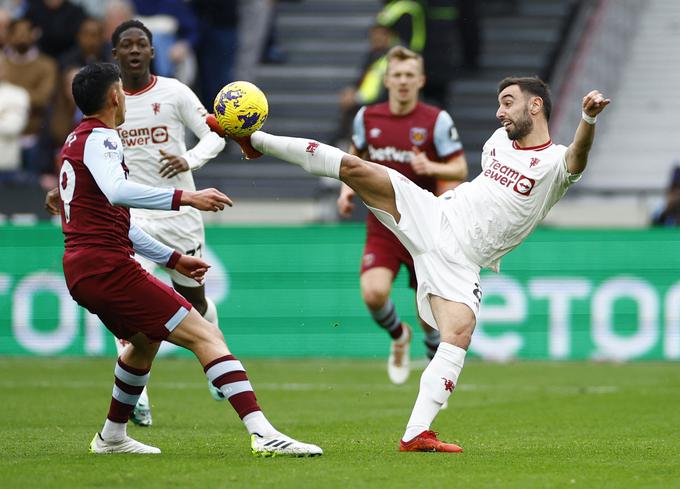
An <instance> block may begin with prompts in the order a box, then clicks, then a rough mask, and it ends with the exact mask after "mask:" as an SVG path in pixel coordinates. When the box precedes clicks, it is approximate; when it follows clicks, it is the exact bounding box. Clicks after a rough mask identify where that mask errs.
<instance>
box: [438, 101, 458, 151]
mask: <svg viewBox="0 0 680 489" xmlns="http://www.w3.org/2000/svg"><path fill="white" fill-rule="evenodd" d="M434 147H435V148H436V150H437V156H439V158H441V159H445V158H447V157H449V156H451V155H452V154H455V153H458V152H459V151H462V149H463V143H461V142H460V137H459V136H458V130H457V129H456V125H455V124H454V123H453V119H452V118H451V116H450V115H449V113H448V112H446V111H445V110H442V111H441V112H439V115H438V116H437V120H436V121H435V123H434Z"/></svg>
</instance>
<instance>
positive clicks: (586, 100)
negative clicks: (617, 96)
mask: <svg viewBox="0 0 680 489" xmlns="http://www.w3.org/2000/svg"><path fill="white" fill-rule="evenodd" d="M610 102H611V99H608V98H604V95H602V94H601V93H600V92H599V90H593V91H591V92H590V93H588V95H586V96H585V97H583V112H585V113H586V115H589V116H590V117H595V116H596V115H597V114H599V113H600V112H602V111H603V110H604V108H605V107H606V106H607V105H609V103H610Z"/></svg>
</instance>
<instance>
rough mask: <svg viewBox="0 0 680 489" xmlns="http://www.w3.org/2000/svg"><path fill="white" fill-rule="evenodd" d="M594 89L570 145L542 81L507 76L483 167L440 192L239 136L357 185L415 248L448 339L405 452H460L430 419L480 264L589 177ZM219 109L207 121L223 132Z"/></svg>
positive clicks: (422, 294) (346, 161)
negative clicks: (559, 140) (555, 138)
mask: <svg viewBox="0 0 680 489" xmlns="http://www.w3.org/2000/svg"><path fill="white" fill-rule="evenodd" d="M609 102H610V100H609V99H606V98H605V97H604V96H603V95H602V94H601V93H600V92H598V91H597V90H593V91H591V92H590V93H588V94H587V95H586V96H585V97H584V98H583V102H582V109H583V115H582V120H581V122H580V124H579V126H578V128H577V129H576V134H575V136H574V140H573V141H572V143H571V144H570V145H569V147H565V146H561V145H556V144H554V143H553V142H552V140H551V139H550V134H549V131H548V121H549V119H550V112H551V101H550V93H549V90H548V87H547V85H546V84H545V83H544V82H543V81H541V80H540V79H538V78H506V79H504V80H502V81H501V82H500V84H499V88H498V103H499V108H498V111H497V112H496V117H497V118H498V120H499V121H500V122H501V123H502V125H503V127H502V128H500V129H498V130H497V131H496V132H494V134H493V135H492V136H491V137H490V138H489V140H488V141H487V142H486V144H484V148H483V150H482V173H481V174H480V175H479V176H478V177H477V178H475V179H474V180H472V181H471V182H468V183H463V184H461V185H459V186H458V187H457V188H456V189H455V190H451V191H448V192H446V193H444V194H442V195H441V196H439V197H436V196H434V195H433V194H431V193H430V192H427V191H425V190H423V189H421V188H420V187H418V186H417V185H415V184H414V183H413V182H411V181H410V180H409V179H407V178H406V177H405V176H403V175H401V174H400V173H397V172H396V171H394V170H391V169H388V168H386V167H384V166H382V165H378V164H375V163H371V162H368V161H364V160H362V159H360V158H359V157H357V156H352V155H349V154H347V153H344V152H343V151H341V150H339V149H337V148H333V147H331V146H327V145H324V144H320V143H318V142H316V141H310V140H307V139H298V138H287V137H280V136H273V135H270V134H266V133H264V132H260V131H258V132H255V133H254V134H253V135H252V136H250V137H248V138H235V140H236V141H237V142H238V143H239V144H240V145H241V148H242V150H243V151H244V153H245V154H246V157H248V158H254V157H258V156H260V155H261V154H263V153H264V154H268V155H272V156H275V157H277V158H281V159H283V160H286V161H288V162H290V163H294V164H297V165H300V166H301V167H302V168H304V169H305V170H306V171H308V172H310V173H312V174H315V175H322V176H329V177H333V178H336V179H339V180H342V181H343V182H344V183H346V184H347V185H349V186H350V187H351V188H353V189H354V190H355V191H356V193H357V194H358V195H359V196H360V197H361V198H362V200H363V201H364V203H365V204H366V205H367V206H368V207H369V209H371V211H372V212H373V213H374V214H375V215H376V216H377V217H378V219H380V221H381V222H382V223H383V224H385V225H386V226H387V227H388V228H389V229H391V230H392V231H393V232H394V233H395V235H396V236H397V237H398V238H399V239H400V241H401V242H402V243H403V244H404V246H405V247H406V248H407V249H408V251H409V252H410V253H411V254H412V255H413V258H414V264H415V269H416V276H417V279H418V291H417V297H418V311H419V313H420V316H421V317H422V318H423V319H424V320H425V321H426V322H427V323H428V324H430V325H431V326H433V327H435V328H437V329H439V332H440V334H441V343H440V345H439V348H438V349H437V352H436V354H435V356H434V358H433V359H432V361H431V362H430V364H429V365H428V366H427V368H426V369H425V370H424V371H423V374H422V376H421V379H420V391H419V393H418V397H417V399H416V402H415V406H414V407H413V411H412V413H411V417H410V419H409V420H408V423H407V426H406V431H405V433H404V435H403V437H402V439H401V440H400V443H399V449H400V450H401V451H429V452H461V451H462V449H461V448H460V447H459V446H458V445H456V444H453V443H446V442H443V441H441V440H439V439H437V436H436V433H435V432H434V431H431V430H430V425H431V423H432V421H433V420H434V418H435V416H436V415H437V413H438V412H439V410H440V408H441V406H442V404H444V403H445V402H446V401H447V400H448V398H449V396H450V395H451V393H452V392H453V390H454V388H455V387H456V385H457V384H458V377H459V375H460V372H461V370H462V368H463V363H464V360H465V355H466V352H467V349H468V346H469V345H470V340H471V337H472V333H473V331H474V328H475V324H476V319H477V313H478V311H479V303H480V301H481V298H482V287H481V286H480V280H479V271H480V269H482V268H491V269H493V270H496V271H497V270H498V269H499V264H500V259H501V258H502V257H503V255H505V254H506V253H508V252H509V251H511V250H512V249H514V248H515V247H517V246H518V245H519V244H520V243H521V242H522V241H523V240H524V238H526V237H527V236H528V235H529V233H531V231H532V230H533V229H534V228H535V227H536V226H537V225H538V223H539V222H540V221H541V220H542V219H543V218H544V217H545V215H546V214H547V213H548V211H549V210H550V208H551V207H552V206H553V205H555V203H556V202H557V201H558V200H559V199H560V198H561V197H562V196H563V195H564V193H565V192H566V191H567V189H568V188H569V186H570V185H571V184H572V183H574V182H576V181H577V180H578V179H579V178H580V174H581V172H582V171H583V170H584V169H585V167H586V163H587V160H588V153H589V151H590V148H591V146H592V144H593V140H594V137H595V119H596V116H597V115H598V114H599V113H600V112H602V110H603V109H604V108H605V107H606V106H607V105H608V104H609ZM215 122H216V121H215V120H214V118H213V117H212V116H208V124H209V125H210V126H211V129H213V130H214V131H215V132H217V133H218V134H224V133H223V132H222V131H220V129H219V126H218V125H217V124H216V123H215Z"/></svg>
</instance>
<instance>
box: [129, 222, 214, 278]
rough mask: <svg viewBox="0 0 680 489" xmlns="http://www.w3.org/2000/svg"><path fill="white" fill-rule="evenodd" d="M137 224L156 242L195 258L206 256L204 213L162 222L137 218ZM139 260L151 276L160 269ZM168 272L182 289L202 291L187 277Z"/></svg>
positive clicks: (150, 262) (140, 257)
mask: <svg viewBox="0 0 680 489" xmlns="http://www.w3.org/2000/svg"><path fill="white" fill-rule="evenodd" d="M133 222H134V223H135V224H136V225H137V226H139V227H140V228H142V230H143V231H145V232H146V233H147V234H149V235H150V236H152V237H153V238H156V239H157V240H158V241H160V242H161V243H163V244H166V245H168V246H169V247H170V248H172V249H174V250H176V251H179V252H180V253H182V254H184V255H191V256H195V257H197V258H201V257H202V256H203V248H204V246H205V231H204V229H203V219H202V218H201V213H200V212H199V211H197V210H196V209H190V210H189V212H184V213H182V214H179V215H177V216H172V217H163V218H161V219H146V218H140V217H134V218H133ZM135 260H137V261H138V262H139V263H140V264H141V265H142V266H143V267H144V269H145V270H146V271H148V272H149V273H153V271H154V270H155V269H156V267H157V266H158V265H157V264H156V263H154V262H152V261H151V260H148V259H147V258H144V257H143V256H139V255H135ZM164 270H165V271H166V272H167V273H168V274H169V275H170V278H171V279H172V281H173V282H175V283H177V284H179V285H182V286H184V287H200V284H199V283H198V282H196V281H195V280H193V279H191V278H189V277H185V276H184V275H182V274H181V273H179V272H177V271H176V270H170V269H167V268H165V269H164Z"/></svg>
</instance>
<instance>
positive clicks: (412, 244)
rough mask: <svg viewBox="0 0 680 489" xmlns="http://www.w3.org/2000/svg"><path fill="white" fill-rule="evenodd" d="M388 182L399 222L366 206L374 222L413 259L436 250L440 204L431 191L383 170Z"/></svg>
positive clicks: (439, 231)
mask: <svg viewBox="0 0 680 489" xmlns="http://www.w3.org/2000/svg"><path fill="white" fill-rule="evenodd" d="M386 171H387V173H388V176H389V177H390V179H391V182H392V185H393V189H394V193H395V202H396V206H397V209H398V214H399V215H400V219H399V220H398V221H397V220H396V219H394V218H393V216H391V215H389V214H388V213H386V212H383V211H381V210H380V209H375V208H372V207H370V206H369V209H370V210H371V211H372V212H373V214H374V215H375V216H376V217H377V218H378V220H379V221H380V222H381V223H382V224H383V225H384V226H385V227H387V228H388V229H389V230H390V231H392V232H393V233H394V234H395V236H396V237H397V238H398V239H399V241H400V242H401V243H402V244H403V245H404V247H405V248H406V249H407V250H408V252H409V253H410V254H411V256H413V257H415V256H416V255H419V254H421V253H425V252H427V251H429V250H431V249H433V248H436V246H437V244H438V242H439V236H440V234H441V222H442V216H443V213H442V207H441V202H440V201H439V199H437V197H435V196H434V194H432V193H431V192H429V191H427V190H424V189H422V188H420V187H419V186H418V185H416V184H415V183H413V182H412V181H411V180H409V179H408V178H406V177H405V176H404V175H402V174H401V173H399V172H397V171H395V170H392V169H389V168H386Z"/></svg>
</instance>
